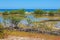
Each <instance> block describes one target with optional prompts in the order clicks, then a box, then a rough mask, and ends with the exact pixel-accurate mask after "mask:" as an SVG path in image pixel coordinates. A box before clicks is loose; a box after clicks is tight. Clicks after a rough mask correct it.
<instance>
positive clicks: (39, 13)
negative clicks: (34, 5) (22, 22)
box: [34, 9, 45, 15]
mask: <svg viewBox="0 0 60 40" xmlns="http://www.w3.org/2000/svg"><path fill="white" fill-rule="evenodd" d="M44 13H45V12H44V11H43V10H40V9H36V10H35V11H34V14H38V15H43V14H44Z"/></svg>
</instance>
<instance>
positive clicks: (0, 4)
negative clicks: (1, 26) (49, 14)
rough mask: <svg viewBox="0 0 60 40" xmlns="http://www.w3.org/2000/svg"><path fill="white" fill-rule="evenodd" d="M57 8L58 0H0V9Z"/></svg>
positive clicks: (59, 4) (59, 3) (59, 6)
mask: <svg viewBox="0 0 60 40" xmlns="http://www.w3.org/2000/svg"><path fill="white" fill-rule="evenodd" d="M22 8H25V9H38V8H40V9H59V8H60V0H0V9H22Z"/></svg>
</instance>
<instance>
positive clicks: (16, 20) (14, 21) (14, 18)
mask: <svg viewBox="0 0 60 40" xmlns="http://www.w3.org/2000/svg"><path fill="white" fill-rule="evenodd" d="M18 22H20V18H17V17H11V23H12V24H14V25H15V27H14V28H15V29H17V28H18V26H17V24H18Z"/></svg>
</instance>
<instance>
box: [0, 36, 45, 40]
mask: <svg viewBox="0 0 60 40" xmlns="http://www.w3.org/2000/svg"><path fill="white" fill-rule="evenodd" d="M0 40H46V39H44V38H31V37H16V36H9V37H8V38H5V39H0Z"/></svg>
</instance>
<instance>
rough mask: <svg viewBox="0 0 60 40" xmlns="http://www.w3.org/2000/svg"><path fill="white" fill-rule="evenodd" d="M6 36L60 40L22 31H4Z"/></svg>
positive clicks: (58, 37)
mask: <svg viewBox="0 0 60 40" xmlns="http://www.w3.org/2000/svg"><path fill="white" fill-rule="evenodd" d="M5 32H6V34H8V35H11V36H20V37H32V38H44V39H47V40H60V36H54V35H47V34H41V33H31V32H23V31H5Z"/></svg>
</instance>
